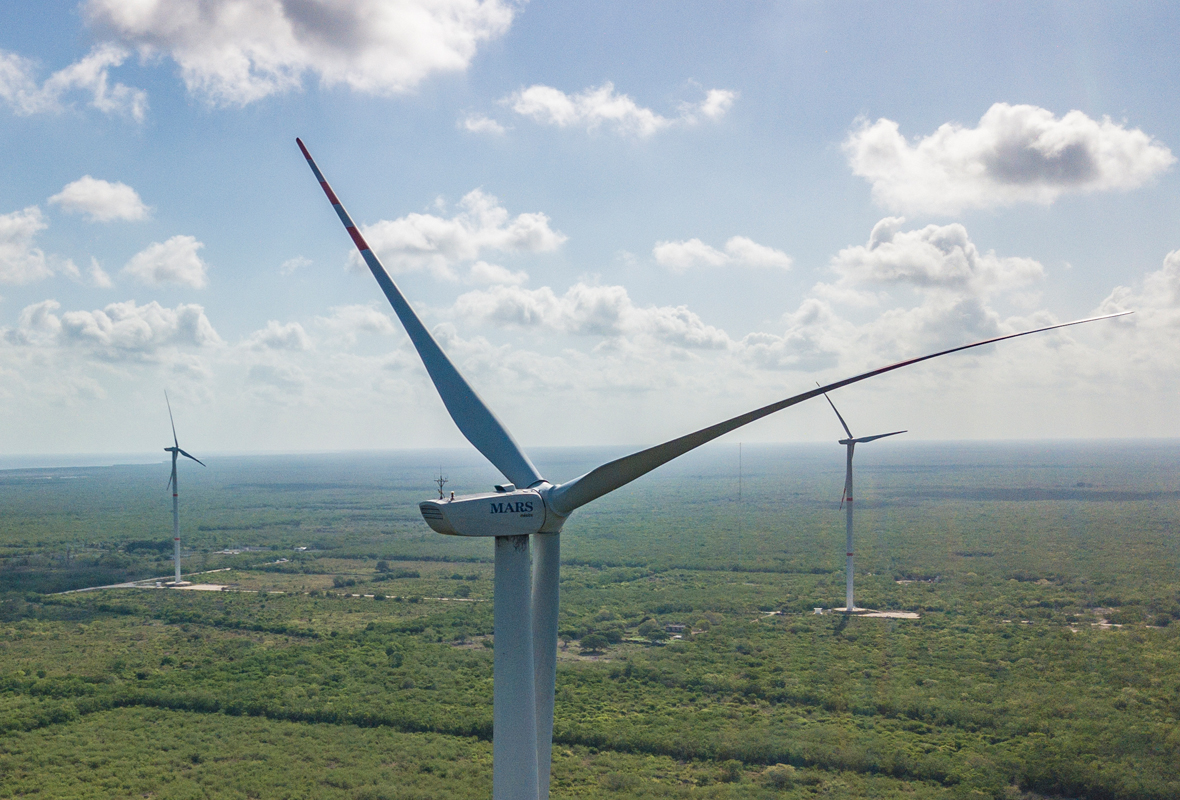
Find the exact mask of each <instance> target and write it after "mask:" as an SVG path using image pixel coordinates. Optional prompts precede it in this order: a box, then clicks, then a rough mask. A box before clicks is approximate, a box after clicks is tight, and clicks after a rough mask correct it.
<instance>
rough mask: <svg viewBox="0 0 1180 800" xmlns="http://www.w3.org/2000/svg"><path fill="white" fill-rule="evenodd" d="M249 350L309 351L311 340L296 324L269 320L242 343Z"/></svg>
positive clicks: (300, 326)
mask: <svg viewBox="0 0 1180 800" xmlns="http://www.w3.org/2000/svg"><path fill="white" fill-rule="evenodd" d="M243 344H244V346H245V347H248V348H250V349H251V350H293V351H302V350H310V349H311V339H310V338H309V337H308V335H307V332H306V331H305V330H304V329H303V326H302V325H300V324H299V323H298V322H288V323H281V322H278V321H277V320H273V319H272V320H269V321H267V323H266V327H265V328H263V329H262V330H257V331H254V333H252V334H250V335H249V336H247V337H246V340H245V342H243Z"/></svg>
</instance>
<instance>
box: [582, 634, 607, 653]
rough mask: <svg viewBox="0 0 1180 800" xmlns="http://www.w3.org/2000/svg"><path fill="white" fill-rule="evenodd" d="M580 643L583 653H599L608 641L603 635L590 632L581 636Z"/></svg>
mask: <svg viewBox="0 0 1180 800" xmlns="http://www.w3.org/2000/svg"><path fill="white" fill-rule="evenodd" d="M580 644H581V647H582V652H583V653H601V652H602V651H603V650H605V649H606V646H607V644H608V643H607V641H606V637H605V636H600V635H599V634H597V633H591V634H587V635H586V636H583V637H582V641H581V642H580Z"/></svg>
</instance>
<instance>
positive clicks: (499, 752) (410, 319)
mask: <svg viewBox="0 0 1180 800" xmlns="http://www.w3.org/2000/svg"><path fill="white" fill-rule="evenodd" d="M295 141H296V143H297V144H298V145H299V149H300V151H302V153H303V156H304V158H306V159H307V164H308V166H309V167H311V171H312V173H313V174H314V175H315V177H316V180H317V181H319V184H320V188H322V189H323V190H324V194H326V195H327V197H328V201H329V202H330V203H331V204H332V208H333V209H334V210H335V211H336V214H337V216H339V217H340V221H341V222H342V223H343V224H344V228H345V230H346V231H348V235H349V236H351V237H352V241H353V243H354V244H355V245H356V247H357V249H358V250H359V251H360V255H361V258H363V259H364V261H365V264H366V265H367V266H368V267H369V271H370V272H372V273H373V277H374V278H375V279H376V281H377V284H378V286H380V287H381V291H382V292H383V293H384V294H385V297H386V299H388V300H389V304H390V305H391V306H392V307H393V311H394V313H395V314H397V317H398V319H399V320H400V321H401V323H402V326H403V327H404V328H405V329H406V333H407V334H408V335H409V337H410V341H411V342H412V343H413V345H414V348H415V349H416V350H417V351H418V355H419V357H421V359H422V363H423V365H424V366H425V367H426V372H427V373H428V374H429V375H430V379H431V381H433V383H434V386H435V389H437V390H438V393H439V396H440V397H441V398H442V401H443V405H444V406H446V409H447V411H448V412H449V413H450V415H451V419H452V420H454V422H455V425H456V426H457V427H458V428H459V431H460V432H461V433H462V434H463V435H464V436H465V437H466V438H467V440H468V441H469V442H471V444H472V445H474V446H475V449H476V450H478V451H479V452H480V453H482V454H483V455H484V457H485V458H487V459H488V461H490V462H491V463H492V465H493V466H494V467H496V469H498V470H499V471H500V472H501V473H503V475H504V477H505V478H507V479H508V481H509V482H508V483H504V484H500V485H498V486H496V487H495V491H494V492H490V493H487V494H477V495H468V496H465V497H454V498H453V499H445V500H426V501H424V502H422V503H419V504H418V508H419V510H420V511H421V512H422V517H423V519H425V520H426V523H427V524H428V525H429V526H430V527H431V528H433V529H434V530H435V531H437V532H438V533H443V534H448V535H451V536H491V537H495V587H494V596H493V601H492V616H493V634H494V636H495V642H496V646H495V649H494V653H495V656H494V663H493V672H492V677H493V684H494V686H493V690H492V721H493V733H494V735H493V737H492V764H493V767H492V797H493V800H546V798H548V797H549V768H550V762H551V760H552V742H553V692H554V682H555V679H556V676H557V610H558V570H559V568H560V564H561V553H560V539H559V534H560V532H561V528H562V526H563V525H564V524H565V522H566V520H567V519H569V515H570V514H572V513H573V512H574V510H576V509H578V508H580V507H581V506H584V505H586V504H587V503H589V502H590V501H591V500H594V499H596V498H599V497H602V496H603V495H605V494H607V493H609V492H613V491H614V490H615V489H618V488H619V487H621V486H625V485H626V484H628V483H630V482H631V481H633V480H635V479H636V478H639V477H640V476H642V475H645V474H647V473H648V472H651V471H652V470H653V469H655V468H656V467H659V466H660V465H661V464H665V463H667V462H669V461H671V460H672V459H674V458H677V457H678V456H681V455H684V454H685V453H687V452H688V451H690V450H693V449H694V448H697V447H700V446H701V445H703V444H705V443H707V442H710V441H712V440H714V439H716V438H718V437H719V436H723V435H725V434H727V433H729V432H730V431H733V430H736V429H737V428H740V427H742V426H743V425H747V424H749V423H751V422H754V421H755V420H759V419H762V418H763V417H765V416H768V415H770V414H773V413H775V412H776V411H781V410H782V409H784V408H788V407H789V406H793V405H796V404H798V403H802V402H803V401H804V400H810V399H811V398H813V397H818V396H819V395H821V394H823V393H824V392H829V391H832V390H834V389H839V388H840V387H842V386H848V385H850V384H853V383H857V382H858V381H863V380H865V379H867V378H872V377H874V376H876V375H883V374H884V373H886V372H891V371H893V370H895V369H900V368H901V367H905V366H909V365H910V364H917V363H919V362H921V361H926V360H928V359H931V358H935V357H937V356H941V355H946V354H948V353H955V352H958V351H960V350H966V349H968V348H971V347H979V346H981V345H985V344H990V343H992V342H999V341H1003V340H1004V339H1011V338H1014V337H1016V336H1026V335H1028V334H1030V333H1038V332H1040V331H1047V330H1053V329H1055V328H1063V327H1066V326H1068V325H1077V324H1080V323H1082V322H1090V321H1091V320H1090V319H1085V320H1077V321H1075V322H1067V323H1062V324H1059V325H1050V326H1047V327H1044V328H1037V329H1036V330H1030V331H1021V332H1020V333H1012V334H1008V335H1006V336H997V337H994V338H992V339H987V340H985V341H982V342H974V343H973V344H968V345H962V346H960V347H954V348H951V349H949V350H943V351H940V352H938V353H931V354H930V355H925V356H921V357H919V358H912V359H909V360H908V361H901V362H899V363H896V364H891V365H889V366H886V367H881V368H879V369H875V370H872V371H870V372H865V373H862V374H860V375H855V376H853V377H851V378H845V379H844V380H841V381H836V382H835V383H830V384H828V385H826V386H821V387H819V388H817V389H812V390H810V391H807V392H803V393H802V394H797V395H795V396H793V397H788V398H787V399H785V400H779V401H778V402H776V403H771V404H770V405H767V406H763V407H762V408H757V409H755V410H753V411H750V412H747V413H745V414H741V415H739V416H736V417H733V418H731V419H727V420H725V421H723V422H719V423H717V424H715V425H710V426H709V427H707V428H702V429H701V430H698V431H695V432H693V433H689V434H687V435H685V436H680V437H678V438H676V439H672V440H670V441H667V442H664V443H663V444H659V445H656V446H655V447H649V448H647V449H646V450H641V451H639V452H637V453H632V454H631V455H629V456H624V457H623V458H619V459H616V460H614V461H611V462H609V463H606V464H603V465H602V466H600V467H597V468H595V469H592V470H591V471H590V472H587V473H586V474H585V475H582V476H581V477H578V478H575V479H573V480H572V481H568V482H566V483H561V484H553V483H550V482H549V481H548V480H546V479H545V478H544V477H543V476H542V475H541V473H540V472H539V471H538V470H537V468H536V467H535V466H534V465H533V462H532V461H531V460H529V457H528V456H527V455H525V453H524V451H523V450H522V449H521V448H520V445H518V444H517V443H516V440H515V439H513V438H512V434H510V433H509V432H508V429H507V428H506V427H504V425H503V423H501V422H500V420H499V419H497V418H496V415H495V414H493V413H492V411H491V409H489V408H488V407H487V405H485V404H484V402H483V400H481V399H480V397H479V395H477V394H476V393H475V390H474V389H472V388H471V386H470V384H468V383H467V381H466V380H465V379H464V378H463V376H462V375H461V374H459V371H458V370H457V369H456V368H455V365H454V364H452V363H451V360H450V359H449V358H447V356H446V353H444V352H443V351H442V348H440V347H439V345H438V342H436V341H435V340H434V337H433V336H431V335H430V332H429V331H428V330H427V329H426V326H425V325H423V324H422V321H421V320H420V319H419V318H418V315H417V314H415V313H414V310H413V308H411V307H410V304H409V303H408V302H407V301H406V299H405V297H404V296H403V295H402V293H401V290H399V289H398V288H397V285H396V284H394V282H393V280H392V279H391V278H390V277H389V273H388V272H386V271H385V267H383V266H382V265H381V261H380V260H379V259H378V258H377V255H376V254H375V253H374V252H373V250H372V249H371V248H370V247H369V245H368V243H367V242H366V241H365V238H364V236H363V235H362V234H361V232H360V231H359V230H358V229H357V227H356V225H355V224H354V223H353V221H352V218H351V217H350V216H349V215H348V212H347V211H345V210H344V206H343V205H342V204H341V203H340V201H339V200H338V199H337V197H336V194H335V192H333V191H332V187H331V186H329V185H328V182H327V181H326V180H325V179H324V176H323V173H321V172H320V169H319V167H318V166H316V163H315V161H314V160H313V159H312V157H311V154H310V153H309V152H308V151H307V148H306V147H304V145H303V142H302V141H300V140H299V139H296V140H295ZM1123 313H1130V312H1123ZM1107 316H1120V315H1119V314H1110V315H1107ZM1106 318H1107V317H1094V318H1093V319H1095V320H1097V319H1106Z"/></svg>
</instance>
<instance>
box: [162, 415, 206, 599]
mask: <svg viewBox="0 0 1180 800" xmlns="http://www.w3.org/2000/svg"><path fill="white" fill-rule="evenodd" d="M164 402H165V403H167V404H168V421H169V422H171V423H172V446H171V447H165V448H164V452H165V453H171V454H172V477H171V478H169V479H168V485H169V486H170V487H172V560H173V563H174V564H175V567H176V578H175V580H174V582H173V585H177V586H178V585H180V497H179V495H178V492H177V488H176V457H177V456H184V457H185V458H191V459H192V460H193V461H196V462H197V463H198V464H200V465H201V466H202V467H203V466H205V464H204V462H203V461H201V460H200V459H199V458H197V457H196V456H192V455H189V454H188V453H186V452H184V451H183V450H181V449H180V442H179V441H178V440H177V438H176V420H174V419H173V418H172V403H171V402H170V401H169V400H168V393H167V392H164Z"/></svg>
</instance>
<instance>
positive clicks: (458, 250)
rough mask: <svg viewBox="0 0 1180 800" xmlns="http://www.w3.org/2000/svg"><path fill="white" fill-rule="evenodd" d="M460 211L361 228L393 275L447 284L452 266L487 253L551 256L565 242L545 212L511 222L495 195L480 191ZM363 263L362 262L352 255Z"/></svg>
mask: <svg viewBox="0 0 1180 800" xmlns="http://www.w3.org/2000/svg"><path fill="white" fill-rule="evenodd" d="M459 207H460V209H461V210H460V211H459V213H458V214H456V215H455V216H454V217H451V218H450V219H446V218H443V217H438V216H435V215H433V214H409V215H407V216H405V217H401V218H399V219H395V220H392V221H390V220H383V221H381V222H378V223H376V224H373V225H367V226H364V227H363V228H362V232H363V233H364V236H365V240H366V241H367V242H368V243H369V246H370V247H372V248H373V250H374V251H375V252H377V253H378V255H380V256H381V259H382V261H384V262H385V263H386V265H387V266H389V267H390V268H391V269H393V270H394V271H410V270H417V269H427V270H430V271H431V272H433V273H434V274H435V275H437V276H438V277H441V278H446V279H448V280H453V279H454V278H455V273H454V271H453V269H452V267H453V265H455V264H457V263H460V262H463V261H472V260H474V259H476V258H478V257H479V256H480V255H481V254H483V253H485V252H488V251H497V252H501V253H547V252H552V251H553V250H556V249H557V248H558V247H560V246H561V244H562V242H564V241H565V240H566V236H565V234H563V233H561V232H560V231H555V230H553V229H552V228H550V227H549V217H547V216H545V215H544V214H541V213H531V214H518V215H517V216H515V217H512V216H510V215H509V214H508V211H507V210H506V209H505V208H504V207H503V206H501V205H500V201H499V200H497V199H496V198H495V197H493V196H492V195H490V194H485V193H484V192H483V191H481V190H479V189H476V190H474V191H472V192H469V193H468V194H467V195H466V196H465V197H464V198H463V199H462V200H461V201H460V203H459ZM352 258H353V259H354V263H358V264H359V257H358V256H356V255H355V254H354V255H353V256H352Z"/></svg>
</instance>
